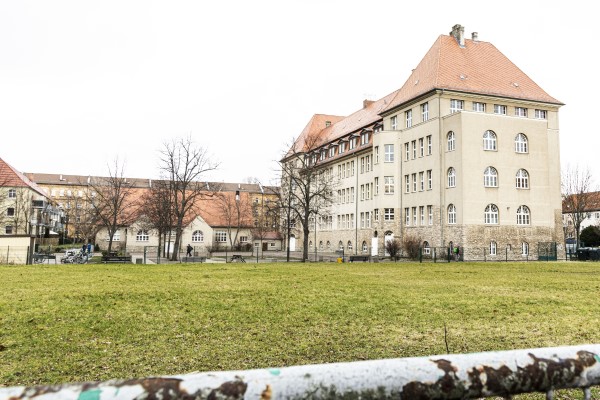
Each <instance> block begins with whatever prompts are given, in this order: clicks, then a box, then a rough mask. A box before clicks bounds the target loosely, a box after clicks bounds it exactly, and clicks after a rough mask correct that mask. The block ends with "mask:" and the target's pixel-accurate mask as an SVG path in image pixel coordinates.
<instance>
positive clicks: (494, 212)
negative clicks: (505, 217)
mask: <svg viewBox="0 0 600 400" xmlns="http://www.w3.org/2000/svg"><path fill="white" fill-rule="evenodd" d="M483 216H484V223H486V224H488V225H489V224H497V223H498V207H497V206H496V205H495V204H488V205H487V206H486V207H485V211H484V214H483Z"/></svg>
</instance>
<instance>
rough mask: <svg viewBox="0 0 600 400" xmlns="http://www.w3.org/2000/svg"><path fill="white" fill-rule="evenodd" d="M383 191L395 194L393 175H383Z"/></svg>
mask: <svg viewBox="0 0 600 400" xmlns="http://www.w3.org/2000/svg"><path fill="white" fill-rule="evenodd" d="M383 181H384V182H383V183H384V186H383V193H385V194H394V177H393V176H384V177H383Z"/></svg>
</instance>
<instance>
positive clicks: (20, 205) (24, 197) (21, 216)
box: [9, 187, 33, 234]
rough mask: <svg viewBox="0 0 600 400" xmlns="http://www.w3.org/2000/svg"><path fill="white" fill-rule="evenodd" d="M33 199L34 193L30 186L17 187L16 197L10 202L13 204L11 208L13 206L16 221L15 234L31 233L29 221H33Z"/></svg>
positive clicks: (13, 220) (13, 217) (13, 218)
mask: <svg viewBox="0 0 600 400" xmlns="http://www.w3.org/2000/svg"><path fill="white" fill-rule="evenodd" d="M32 200H33V195H32V193H31V189H29V188H28V187H18V188H16V189H15V197H13V198H12V201H11V202H9V204H11V205H10V206H9V208H12V214H13V215H12V222H13V223H14V233H15V234H19V233H24V234H30V233H31V225H30V224H29V221H31V217H32V216H33V215H32Z"/></svg>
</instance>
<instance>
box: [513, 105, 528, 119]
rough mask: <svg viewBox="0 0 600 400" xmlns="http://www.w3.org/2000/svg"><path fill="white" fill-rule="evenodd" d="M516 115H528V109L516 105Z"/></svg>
mask: <svg viewBox="0 0 600 400" xmlns="http://www.w3.org/2000/svg"><path fill="white" fill-rule="evenodd" d="M515 116H517V117H526V116H527V109H526V108H525V107H515Z"/></svg>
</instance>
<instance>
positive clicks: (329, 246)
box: [327, 240, 331, 250]
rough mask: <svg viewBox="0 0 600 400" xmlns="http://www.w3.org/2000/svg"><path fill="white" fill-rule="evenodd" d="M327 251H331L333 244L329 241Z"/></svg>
mask: <svg viewBox="0 0 600 400" xmlns="http://www.w3.org/2000/svg"><path fill="white" fill-rule="evenodd" d="M327 250H331V242H330V241H329V240H328V241H327Z"/></svg>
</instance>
